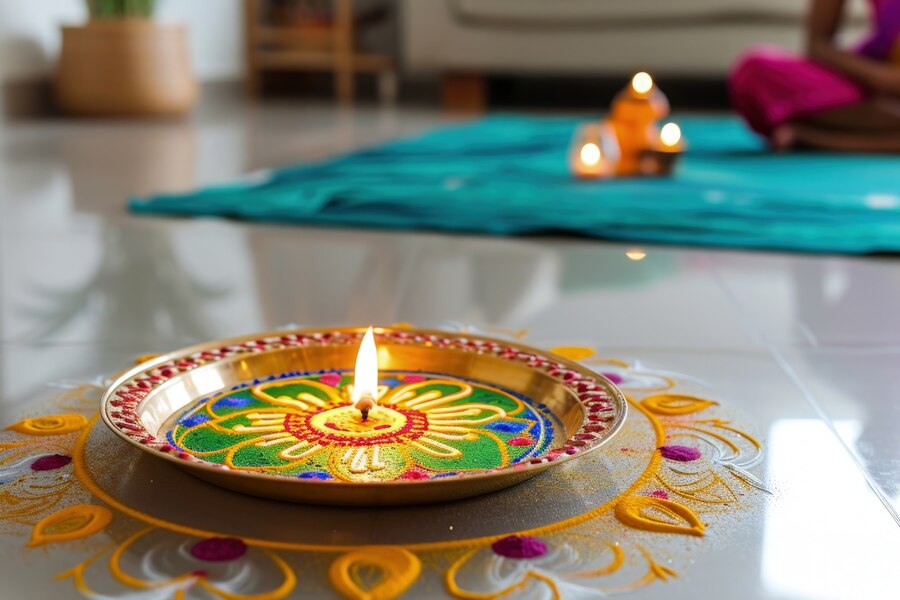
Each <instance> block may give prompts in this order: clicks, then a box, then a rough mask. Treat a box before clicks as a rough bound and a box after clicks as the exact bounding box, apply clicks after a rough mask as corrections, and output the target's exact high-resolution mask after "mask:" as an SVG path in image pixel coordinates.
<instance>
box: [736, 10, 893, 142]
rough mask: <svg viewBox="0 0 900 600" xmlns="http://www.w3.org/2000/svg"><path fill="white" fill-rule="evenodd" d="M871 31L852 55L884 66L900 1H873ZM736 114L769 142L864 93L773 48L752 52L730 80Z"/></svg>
mask: <svg viewBox="0 0 900 600" xmlns="http://www.w3.org/2000/svg"><path fill="white" fill-rule="evenodd" d="M872 5H873V7H872V14H873V16H874V23H873V30H872V34H871V35H870V37H869V38H868V39H867V40H866V41H864V42H863V44H862V45H860V47H859V48H858V49H857V51H858V52H859V53H860V54H863V55H865V56H868V57H869V58H872V59H875V60H884V59H886V58H887V55H888V53H889V52H890V51H891V49H892V48H893V47H894V45H895V44H896V43H897V40H898V36H900V0H873V2H872ZM730 88H731V99H732V103H733V104H734V108H735V110H737V111H738V113H740V114H741V116H743V117H744V119H746V121H747V123H748V124H749V125H750V127H752V128H753V129H754V130H755V131H757V132H759V133H761V134H762V135H764V136H767V137H768V136H770V135H771V134H772V132H773V131H774V130H775V129H776V128H777V127H778V126H779V125H781V124H783V123H787V122H790V121H792V120H794V119H797V118H801V117H804V116H809V115H813V114H816V113H818V112H822V111H826V110H830V109H834V108H839V107H842V106H849V105H852V104H856V103H857V102H860V101H862V100H863V99H864V98H865V97H866V96H867V91H866V90H865V89H864V88H863V87H862V86H861V85H859V84H858V83H856V82H855V81H853V80H852V79H850V78H849V77H847V76H846V75H843V74H841V73H839V72H837V71H834V70H833V69H830V68H828V67H826V66H824V65H821V64H819V63H817V62H815V61H813V60H810V59H808V58H805V57H802V56H796V55H793V54H790V53H788V52H786V51H784V50H781V49H778V48H773V47H759V48H754V49H751V50H750V51H748V52H747V53H746V54H744V55H743V56H742V57H741V58H740V59H739V60H738V62H737V64H736V65H735V67H734V69H733V71H732V74H731V80H730Z"/></svg>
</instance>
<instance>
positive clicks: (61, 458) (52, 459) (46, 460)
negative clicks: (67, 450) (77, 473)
mask: <svg viewBox="0 0 900 600" xmlns="http://www.w3.org/2000/svg"><path fill="white" fill-rule="evenodd" d="M70 462H72V457H71V456H69V455H68V454H48V455H47V456H42V457H40V458H39V459H37V460H36V461H34V462H33V463H31V470H32V471H52V470H53V469H60V468H62V467H64V466H66V465H67V464H69V463H70Z"/></svg>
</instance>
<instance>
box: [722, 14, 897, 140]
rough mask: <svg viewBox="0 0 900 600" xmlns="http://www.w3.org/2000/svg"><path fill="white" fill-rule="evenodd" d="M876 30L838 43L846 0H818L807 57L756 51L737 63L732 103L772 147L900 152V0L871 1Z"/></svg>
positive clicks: (809, 23) (811, 18)
mask: <svg viewBox="0 0 900 600" xmlns="http://www.w3.org/2000/svg"><path fill="white" fill-rule="evenodd" d="M871 2H872V14H873V20H874V23H873V29H874V31H873V33H872V34H871V35H870V36H869V38H868V39H867V40H866V41H865V42H864V43H863V44H862V45H860V46H859V47H858V48H857V49H856V50H854V51H848V50H844V49H841V48H839V47H838V46H837V44H836V41H835V36H836V33H837V31H838V29H839V27H840V25H841V22H842V19H843V14H844V8H845V5H846V3H847V0H813V2H812V8H811V11H810V14H809V17H808V20H807V26H806V38H807V57H806V58H804V57H799V56H793V55H790V54H788V53H786V52H783V51H781V50H778V49H771V48H758V49H754V50H752V51H751V52H749V53H748V54H747V55H745V56H744V57H743V58H742V59H740V61H739V62H738V64H737V66H736V68H735V70H734V72H733V74H732V77H731V82H730V84H731V94H732V101H733V102H734V106H735V108H736V109H737V111H738V112H739V113H740V114H741V115H742V116H743V117H744V119H746V120H747V122H748V123H749V124H750V126H751V127H752V128H753V129H754V130H756V131H757V132H759V133H761V134H762V135H764V136H766V137H767V138H769V140H770V142H771V143H772V145H773V146H775V147H776V148H779V149H786V148H795V147H800V148H821V149H828V150H844V151H858V152H900V0H871Z"/></svg>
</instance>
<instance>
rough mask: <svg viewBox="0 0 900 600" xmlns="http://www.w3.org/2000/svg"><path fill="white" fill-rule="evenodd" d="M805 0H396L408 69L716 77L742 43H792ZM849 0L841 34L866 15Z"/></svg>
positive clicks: (854, 29)
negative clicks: (848, 23) (641, 72)
mask: <svg viewBox="0 0 900 600" xmlns="http://www.w3.org/2000/svg"><path fill="white" fill-rule="evenodd" d="M808 2H809V0H404V2H403V6H402V9H403V10H402V17H401V18H402V35H403V56H404V63H405V67H406V69H407V70H408V71H410V72H423V71H427V72H437V73H441V74H453V73H456V74H468V75H469V76H472V75H490V74H528V75H567V74H568V75H615V76H620V75H621V76H626V75H628V74H629V73H632V72H634V71H636V70H641V69H645V70H648V71H650V72H652V73H657V74H662V75H672V76H704V77H706V76H714V77H719V76H721V77H724V76H725V74H726V73H727V72H728V68H729V66H730V65H731V64H732V63H733V61H734V59H735V58H736V57H737V55H738V54H739V53H741V52H742V51H743V50H744V49H746V48H747V47H748V46H751V45H754V44H760V43H769V44H777V45H780V46H785V47H788V48H792V49H796V50H799V49H800V47H801V45H802V39H803V20H804V18H805V13H806V9H807V4H808ZM865 11H866V4H865V1H864V0H852V2H851V9H850V13H851V14H850V15H849V18H850V21H851V25H852V26H851V30H850V31H849V32H848V33H849V35H850V36H856V37H858V35H859V33H860V31H861V30H862V29H863V28H864V26H865V23H866V13H865Z"/></svg>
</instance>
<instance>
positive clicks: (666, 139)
mask: <svg viewBox="0 0 900 600" xmlns="http://www.w3.org/2000/svg"><path fill="white" fill-rule="evenodd" d="M659 141H661V142H662V145H663V146H665V147H666V148H674V147H675V146H677V145H678V142H680V141H681V127H679V126H678V125H676V124H675V123H666V124H665V125H663V128H662V130H660V132H659Z"/></svg>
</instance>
